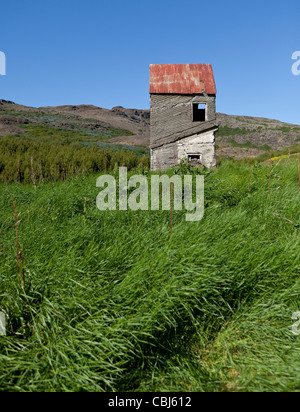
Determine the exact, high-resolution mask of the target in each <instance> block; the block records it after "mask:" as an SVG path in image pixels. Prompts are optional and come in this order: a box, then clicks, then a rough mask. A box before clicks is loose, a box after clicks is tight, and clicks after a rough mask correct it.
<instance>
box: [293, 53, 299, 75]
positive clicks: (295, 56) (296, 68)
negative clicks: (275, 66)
mask: <svg viewBox="0 0 300 412" xmlns="http://www.w3.org/2000/svg"><path fill="white" fill-rule="evenodd" d="M292 60H296V61H295V63H294V64H293V65H292V73H293V75H294V76H299V75H300V51H295V52H294V53H293V54H292Z"/></svg>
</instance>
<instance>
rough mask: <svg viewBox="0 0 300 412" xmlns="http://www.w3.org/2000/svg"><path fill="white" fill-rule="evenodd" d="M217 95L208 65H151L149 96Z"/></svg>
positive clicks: (211, 71)
mask: <svg viewBox="0 0 300 412" xmlns="http://www.w3.org/2000/svg"><path fill="white" fill-rule="evenodd" d="M203 91H205V93H206V94H217V91H216V85H215V79H214V75H213V70H212V67H211V65H210V64H151V65H150V93H151V94H203Z"/></svg>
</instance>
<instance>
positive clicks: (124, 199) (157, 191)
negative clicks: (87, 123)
mask: <svg viewBox="0 0 300 412" xmlns="http://www.w3.org/2000/svg"><path fill="white" fill-rule="evenodd" d="M193 177H194V178H195V188H194V189H195V190H194V198H195V200H194V199H193ZM117 183H118V186H119V190H118V191H117ZM149 183H150V185H151V188H150V190H149ZM96 186H97V187H99V188H102V190H101V191H100V193H99V194H98V196H97V200H96V204H97V207H98V209H99V210H117V205H118V209H119V210H128V209H131V210H149V203H150V210H159V209H160V203H161V205H162V210H171V202H172V210H186V211H187V212H189V213H186V220H187V221H188V222H198V221H200V220H201V219H202V218H203V216H204V176H201V175H196V176H192V175H185V176H183V177H182V176H179V175H174V176H172V177H169V176H167V175H161V176H159V175H151V179H150V182H149V180H148V178H147V177H146V176H143V175H134V176H132V177H130V178H129V180H128V178H127V168H126V167H120V168H119V178H118V182H117V181H116V179H115V177H114V176H111V175H102V176H100V177H99V178H98V179H97V183H96ZM132 189H134V190H132ZM117 192H118V202H117ZM129 192H130V193H129ZM149 192H150V196H151V199H149ZM149 200H150V201H149ZM160 200H161V202H160ZM183 203H184V204H183ZM183 207H184V209H183Z"/></svg>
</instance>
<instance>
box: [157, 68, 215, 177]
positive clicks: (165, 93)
mask: <svg viewBox="0 0 300 412" xmlns="http://www.w3.org/2000/svg"><path fill="white" fill-rule="evenodd" d="M150 113H151V114H150V151H151V169H152V170H160V169H168V168H172V167H173V166H175V165H177V164H179V163H180V161H181V159H184V158H188V160H189V161H190V162H191V163H192V164H195V165H198V164H200V165H203V166H205V167H207V168H210V167H213V166H215V165H216V148H215V132H216V131H217V130H218V125H217V121H216V86H215V80H214V75H213V70H212V67H211V65H210V64H153V65H150Z"/></svg>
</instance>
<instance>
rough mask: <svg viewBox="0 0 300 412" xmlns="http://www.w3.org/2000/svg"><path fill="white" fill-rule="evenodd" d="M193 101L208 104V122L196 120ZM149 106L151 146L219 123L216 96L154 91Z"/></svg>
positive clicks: (177, 138)
mask: <svg viewBox="0 0 300 412" xmlns="http://www.w3.org/2000/svg"><path fill="white" fill-rule="evenodd" d="M194 103H199V104H203V103H204V104H206V121H205V122H193V104H194ZM150 107H151V109H150V113H151V115H150V116H151V125H150V147H151V148H157V147H159V146H162V145H165V144H169V143H172V142H175V141H177V140H179V139H182V138H184V137H187V136H191V135H194V134H197V133H201V132H203V131H206V130H210V129H214V128H215V127H216V126H217V123H216V106H215V96H208V95H172V94H152V95H151V96H150Z"/></svg>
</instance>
